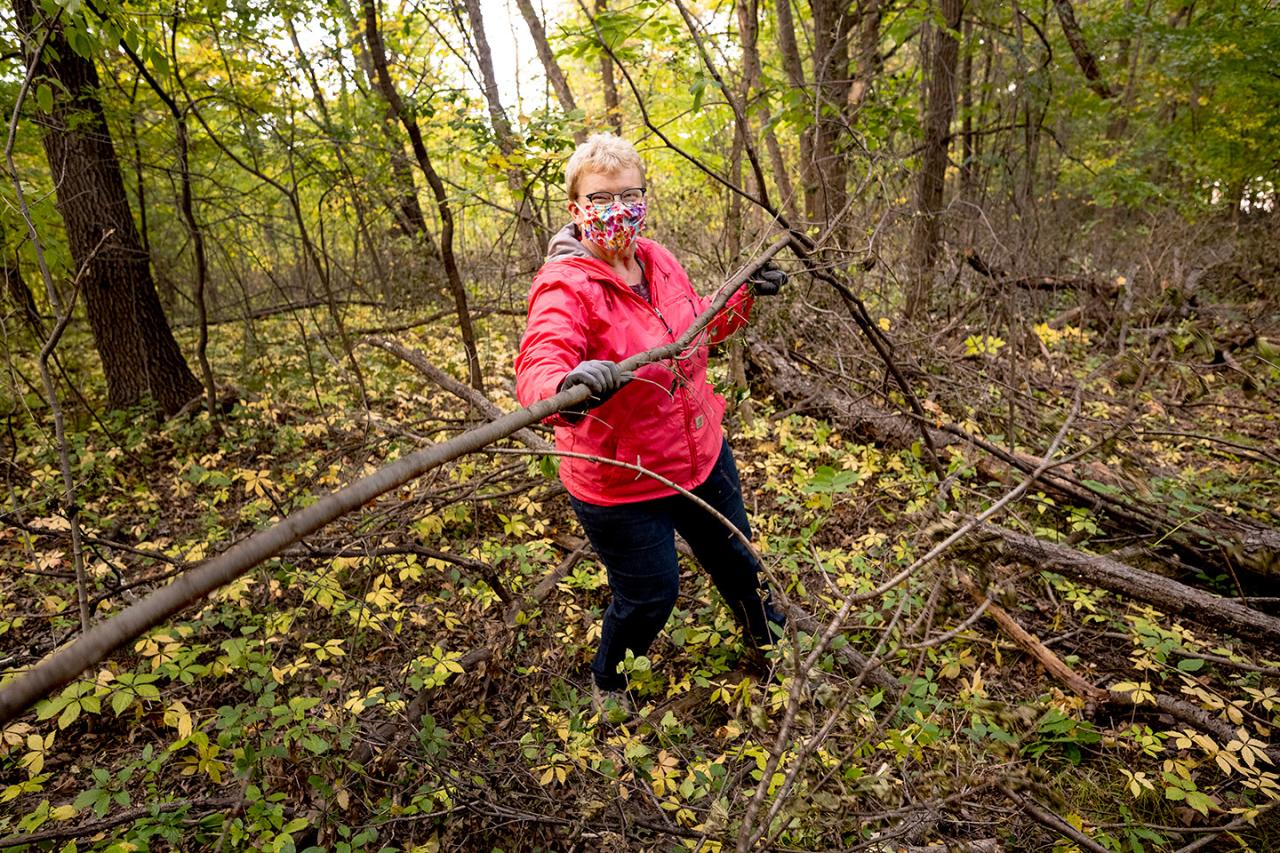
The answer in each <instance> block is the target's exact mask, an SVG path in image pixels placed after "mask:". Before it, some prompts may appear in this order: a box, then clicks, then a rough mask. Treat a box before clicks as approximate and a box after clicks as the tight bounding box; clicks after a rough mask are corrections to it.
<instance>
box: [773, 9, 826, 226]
mask: <svg viewBox="0 0 1280 853" xmlns="http://www.w3.org/2000/svg"><path fill="white" fill-rule="evenodd" d="M774 11H775V12H776V16H775V18H776V20H775V23H774V27H775V28H776V29H777V33H778V53H779V54H780V55H781V56H782V69H783V71H784V72H786V75H787V82H788V83H790V84H791V88H793V89H795V90H796V91H797V92H804V91H806V84H805V78H804V64H803V63H802V62H801V61H800V48H799V46H798V45H797V44H796V25H795V20H794V18H793V17H792V15H791V0H774ZM813 133H814V128H813V126H812V125H810V126H809V127H806V128H805V129H804V130H802V131H801V132H800V183H801V186H802V188H803V189H804V192H805V197H806V198H807V197H808V195H809V188H810V187H812V186H815V185H816V184H817V182H818V180H817V178H816V177H815V171H816V170H815V166H814V162H813ZM766 141H767V140H766ZM775 168H776V165H775ZM797 204H798V200H797Z"/></svg>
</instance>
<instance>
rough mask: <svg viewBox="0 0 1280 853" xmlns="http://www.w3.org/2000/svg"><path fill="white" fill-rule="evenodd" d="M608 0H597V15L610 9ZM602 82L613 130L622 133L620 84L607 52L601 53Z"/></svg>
mask: <svg viewBox="0 0 1280 853" xmlns="http://www.w3.org/2000/svg"><path fill="white" fill-rule="evenodd" d="M608 7H609V4H608V2H607V0H596V17H599V16H600V14H601V13H602V12H607V11H608ZM600 83H601V85H602V86H603V87H604V111H605V115H606V117H607V118H608V120H609V124H611V125H613V132H614V133H616V134H618V135H619V136H621V135H622V105H621V103H620V102H619V101H618V84H617V82H616V81H615V80H614V78H613V60H612V59H610V58H609V54H608V53H607V52H603V51H602V52H601V55H600Z"/></svg>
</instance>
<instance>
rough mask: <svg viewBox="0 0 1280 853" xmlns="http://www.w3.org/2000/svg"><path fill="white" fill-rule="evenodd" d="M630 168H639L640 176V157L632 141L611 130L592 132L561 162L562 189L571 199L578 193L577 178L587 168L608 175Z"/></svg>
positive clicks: (585, 172) (642, 166) (641, 163)
mask: <svg viewBox="0 0 1280 853" xmlns="http://www.w3.org/2000/svg"><path fill="white" fill-rule="evenodd" d="M631 168H635V169H639V170H640V177H641V178H643V177H644V161H643V160H641V159H640V152H638V151H636V147H635V146H634V145H632V144H631V143H630V142H628V141H627V140H625V139H623V138H622V137H620V136H615V135H614V134H612V133H593V134H592V135H591V136H590V137H589V138H588V139H587V141H586V142H584V143H582V144H581V145H579V146H578V148H577V150H576V151H574V152H573V156H572V157H570V158H569V162H568V163H567V164H566V165H565V167H564V182H565V189H566V190H567V191H568V193H569V198H570V199H574V198H577V197H578V182H579V181H580V180H581V178H582V176H583V175H585V174H587V173H588V172H599V173H601V174H605V175H611V174H614V173H615V172H621V171H623V170H624V169H631Z"/></svg>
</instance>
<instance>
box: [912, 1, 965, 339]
mask: <svg viewBox="0 0 1280 853" xmlns="http://www.w3.org/2000/svg"><path fill="white" fill-rule="evenodd" d="M937 2H938V11H939V12H940V14H941V15H942V21H943V25H942V27H931V28H930V29H931V34H932V39H931V42H932V44H931V45H930V50H929V52H928V54H929V56H928V64H929V67H928V77H927V84H926V85H927V88H926V93H925V117H924V143H923V149H924V150H923V153H922V154H921V157H920V171H919V172H918V173H917V174H916V188H915V195H916V202H915V220H914V222H913V225H912V229H911V245H912V254H913V255H914V257H913V259H912V260H913V264H912V266H913V269H912V271H911V272H912V277H911V282H910V290H909V292H908V294H907V306H906V314H907V316H908V317H914V316H916V315H917V314H920V313H922V312H925V311H927V310H928V306H929V297H930V294H931V291H932V277H933V267H934V264H935V263H936V262H937V259H938V251H939V249H940V243H941V228H940V221H939V217H940V215H941V213H942V200H943V191H944V189H945V186H946V175H947V150H948V147H949V141H950V138H951V118H952V115H953V114H954V113H955V103H956V79H955V78H956V60H957V58H958V56H959V53H960V42H959V41H957V39H956V36H955V31H956V30H957V29H958V28H959V26H960V16H961V13H962V11H963V9H964V0H937Z"/></svg>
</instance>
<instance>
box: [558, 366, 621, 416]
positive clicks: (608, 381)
mask: <svg viewBox="0 0 1280 853" xmlns="http://www.w3.org/2000/svg"><path fill="white" fill-rule="evenodd" d="M631 379H632V376H631V374H629V373H623V372H622V371H621V370H620V369H619V368H618V363H617V362H616V361H605V360H597V361H584V362H582V363H581V364H579V365H578V366H577V367H575V368H574V369H573V370H570V371H569V373H568V374H566V375H565V377H564V379H562V380H561V381H560V390H561V391H564V390H567V389H569V388H572V387H574V386H575V385H586V386H587V387H588V388H590V389H591V396H590V397H588V398H587V400H586V402H583V403H579V404H578V405H577V406H575V407H574V408H572V409H569V410H568V411H570V412H579V413H580V412H585V411H586V410H587V409H594V408H595V407H596V406H599V405H602V404H603V403H604V402H605V401H606V400H608V399H609V398H610V397H612V396H613V395H614V394H616V393H618V391H619V390H620V389H621V388H622V386H623V385H626V384H627V383H628V382H630V381H631Z"/></svg>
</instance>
